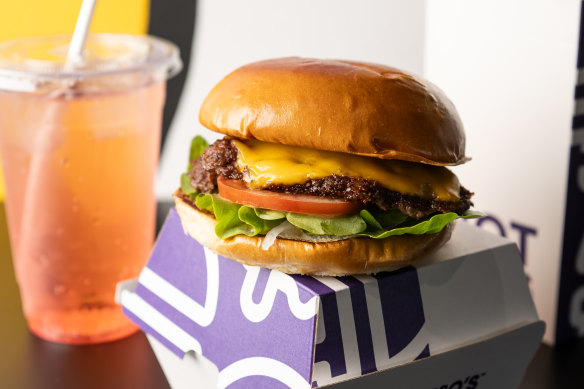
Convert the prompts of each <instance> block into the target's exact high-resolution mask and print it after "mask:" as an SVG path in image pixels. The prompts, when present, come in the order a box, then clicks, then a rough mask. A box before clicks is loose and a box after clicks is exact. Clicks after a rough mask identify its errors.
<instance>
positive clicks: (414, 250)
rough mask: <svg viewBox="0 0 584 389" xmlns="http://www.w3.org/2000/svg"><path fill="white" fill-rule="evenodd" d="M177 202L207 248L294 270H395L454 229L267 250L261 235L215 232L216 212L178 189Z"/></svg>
mask: <svg viewBox="0 0 584 389" xmlns="http://www.w3.org/2000/svg"><path fill="white" fill-rule="evenodd" d="M174 200H175V204H176V210H177V212H178V214H179V216H180V218H181V223H182V226H183V229H184V231H185V232H186V233H187V234H188V235H189V236H190V237H191V238H193V239H195V240H197V241H198V242H199V243H201V244H202V245H203V246H206V247H208V248H209V249H211V251H213V252H215V253H216V254H219V255H222V256H224V257H227V258H231V259H233V260H235V261H237V262H240V263H243V264H246V265H254V266H262V267H267V268H270V269H276V270H280V271H283V272H285V273H291V274H310V275H328V276H341V275H349V274H371V273H378V272H380V271H385V270H395V269H398V268H400V267H403V266H406V265H409V264H412V263H413V262H416V261H419V260H420V259H423V258H424V257H425V256H426V255H427V254H429V253H431V252H433V251H435V250H436V249H438V248H439V247H440V246H442V245H443V244H444V243H446V242H447V241H448V240H449V239H450V236H451V234H452V230H453V228H454V222H451V223H449V224H447V225H446V227H445V228H444V229H443V230H442V231H441V232H439V233H436V234H429V235H401V236H390V237H388V238H384V239H372V238H349V239H344V240H338V241H333V242H324V243H322V242H321V243H313V242H304V241H298V240H291V239H280V238H276V240H275V241H274V244H272V245H271V246H270V247H269V248H268V249H267V250H264V249H262V242H263V241H264V237H263V236H246V235H236V236H233V237H231V238H228V239H220V238H218V237H217V236H216V235H215V232H214V229H215V225H216V224H217V220H215V218H214V217H213V216H211V215H210V214H208V213H206V212H202V211H200V210H198V209H197V208H196V207H195V206H193V205H192V204H191V203H189V202H188V200H185V199H184V198H183V196H182V195H181V192H180V190H179V191H177V192H175V193H174Z"/></svg>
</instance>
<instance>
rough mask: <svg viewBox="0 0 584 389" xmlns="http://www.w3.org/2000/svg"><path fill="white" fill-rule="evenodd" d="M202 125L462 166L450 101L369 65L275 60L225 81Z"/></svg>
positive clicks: (461, 139)
mask: <svg viewBox="0 0 584 389" xmlns="http://www.w3.org/2000/svg"><path fill="white" fill-rule="evenodd" d="M199 120H200V121H201V123H202V124H203V125H204V126H205V127H207V128H209V129H211V130H214V131H217V132H221V133H224V134H227V135H230V136H233V137H236V138H242V139H258V140H261V141H265V142H273V143H281V144H285V145H290V146H304V147H309V148H313V149H319V150H330V151H340V152H345V153H351V154H357V155H363V156H368V157H377V158H384V159H401V160H405V161H412V162H422V163H427V164H431V165H439V166H445V165H458V164H461V163H463V162H465V161H466V160H467V159H468V158H466V157H465V154H464V152H465V151H464V148H465V135H464V128H463V126H462V123H461V120H460V118H459V116H458V113H457V112H456V109H455V108H454V105H453V104H452V102H451V101H450V100H449V99H448V97H446V95H445V94H444V92H442V91H441V90H440V89H439V88H437V87H436V86H434V85H433V84H432V83H430V82H428V81H426V80H424V79H422V78H420V77H417V76H414V75H412V74H409V73H406V72H403V71H401V70H398V69H395V68H392V67H388V66H383V65H376V64H370V63H361V62H351V61H339V60H319V59H308V58H280V59H271V60H266V61H260V62H255V63H252V64H249V65H246V66H243V67H241V68H239V69H236V70H235V71H234V72H232V73H231V74H229V75H227V76H226V77H225V78H224V79H223V80H222V81H221V82H219V84H217V85H216V86H215V87H214V88H213V90H212V91H211V92H210V93H209V95H208V96H207V98H206V99H205V101H204V102H203V105H202V106H201V111H200V113H199Z"/></svg>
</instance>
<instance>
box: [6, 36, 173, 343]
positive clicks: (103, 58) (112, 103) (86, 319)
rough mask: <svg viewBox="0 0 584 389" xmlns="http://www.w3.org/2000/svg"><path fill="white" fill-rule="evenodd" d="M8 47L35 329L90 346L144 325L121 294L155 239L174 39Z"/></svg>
mask: <svg viewBox="0 0 584 389" xmlns="http://www.w3.org/2000/svg"><path fill="white" fill-rule="evenodd" d="M70 39H71V37H70V36H53V37H40V38H27V39H21V40H16V41H10V42H5V43H1V44H0V156H1V157H2V167H3V170H4V177H5V185H6V199H5V201H6V203H5V206H6V213H7V221H8V227H9V233H10V242H11V248H12V257H13V262H14V268H15V272H16V279H17V282H18V284H19V288H20V293H21V297H22V303H23V311H24V315H25V317H26V319H27V322H28V326H29V328H30V330H31V331H32V332H33V333H34V334H36V335H37V336H39V337H41V338H43V339H46V340H50V341H54V342H59V343H71V344H88V343H98V342H104V341H110V340H115V339H119V338H122V337H124V336H127V335H129V334H131V333H133V332H135V331H136V330H137V328H136V327H135V326H134V325H133V324H132V323H131V322H130V321H129V320H127V319H126V318H125V317H124V316H123V315H122V312H121V309H120V307H119V306H118V305H116V303H115V302H114V293H115V288H116V284H117V282H118V281H120V280H124V279H128V278H132V277H136V276H137V275H138V274H139V271H140V270H141V268H142V267H143V266H144V264H145V262H146V260H147V258H148V255H149V252H150V250H151V247H152V244H153V240H154V232H155V231H154V229H155V211H156V208H155V207H156V203H155V198H154V177H155V172H156V167H157V163H158V154H159V143H160V133H161V123H162V108H163V105H164V100H165V86H166V80H167V78H168V77H170V76H172V75H174V74H176V73H177V72H178V71H179V70H180V68H181V62H180V58H179V54H178V49H177V47H176V46H174V45H173V44H171V43H169V42H167V41H164V40H161V39H158V38H154V37H148V36H128V35H114V34H98V35H93V36H90V37H89V38H88V41H87V43H86V49H85V63H84V64H83V65H82V66H77V67H76V68H75V69H73V70H71V68H70V66H69V64H67V63H66V55H67V48H68V44H69V42H70Z"/></svg>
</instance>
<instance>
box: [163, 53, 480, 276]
mask: <svg viewBox="0 0 584 389" xmlns="http://www.w3.org/2000/svg"><path fill="white" fill-rule="evenodd" d="M199 120H200V121H201V123H202V124H203V125H204V126H205V127H207V128H209V129H211V130H213V131H217V132H219V133H223V134H225V135H226V136H225V137H224V138H223V139H220V140H218V141H216V142H215V143H213V144H212V145H210V146H209V145H207V144H206V142H205V141H204V140H203V139H202V138H200V137H196V138H195V139H194V140H193V142H192V144H191V157H190V163H189V169H188V172H187V173H185V174H183V176H182V177H181V189H179V190H177V191H176V192H175V194H174V198H175V202H176V207H177V210H178V212H179V215H180V216H181V220H182V223H183V227H184V229H185V231H186V232H187V233H188V234H189V235H190V236H192V237H193V238H194V239H196V240H198V241H199V242H200V243H202V244H203V245H204V246H207V247H209V248H210V249H211V250H212V251H214V252H216V253H218V254H220V255H223V256H226V257H229V258H232V259H234V260H236V261H239V262H242V263H244V264H249V265H259V266H264V267H268V268H272V269H278V270H281V271H284V272H287V273H298V274H312V275H346V274H357V273H376V272H379V271H382V270H389V269H395V268H398V267H401V266H404V265H407V264H410V263H412V262H413V261H416V260H418V259H420V258H422V257H423V256H424V255H426V254H428V253H429V252H431V251H433V250H435V249H437V248H438V247H440V246H441V245H443V244H444V243H445V242H446V241H447V240H448V239H449V238H450V235H451V233H452V229H453V224H454V223H453V222H454V220H455V219H457V218H460V217H474V216H475V215H472V214H469V212H468V210H469V208H470V206H471V205H472V203H471V196H472V193H470V192H469V191H468V190H466V189H465V188H464V187H462V186H461V185H460V183H459V181H458V179H457V177H456V176H455V175H454V174H453V173H452V172H451V171H450V170H449V169H448V168H447V167H446V166H452V165H459V164H461V163H464V162H466V161H467V160H468V158H467V157H466V156H465V134H464V129H463V126H462V123H461V121H460V118H459V116H458V114H457V112H456V109H455V107H454V106H453V104H452V102H451V101H450V100H449V99H448V98H447V97H446V96H445V95H444V93H443V92H442V91H441V90H440V89H438V88H437V87H436V86H434V85H432V84H431V83H429V82H428V81H426V80H424V79H422V78H420V77H417V76H414V75H412V74H408V73H406V72H403V71H401V70H398V69H395V68H391V67H388V66H383V65H376V64H371V63H360V62H353V61H340V60H318V59H305V58H281V59H272V60H266V61H261V62H256V63H252V64H249V65H246V66H243V67H241V68H239V69H237V70H235V71H234V72H232V73H231V74H229V75H228V76H227V77H225V78H224V79H223V80H222V81H221V82H220V83H219V84H217V85H216V86H215V87H214V88H213V90H212V91H211V92H210V93H209V95H208V96H207V97H206V99H205V100H204V102H203V104H202V107H201V110H200V113H199Z"/></svg>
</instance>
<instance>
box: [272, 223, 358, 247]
mask: <svg viewBox="0 0 584 389" xmlns="http://www.w3.org/2000/svg"><path fill="white" fill-rule="evenodd" d="M355 236H356V235H344V236H335V235H311V234H306V233H304V232H303V231H302V230H301V229H300V228H298V227H296V226H295V225H293V224H291V223H290V222H289V221H287V220H286V221H284V222H282V223H281V224H279V225H278V226H276V227H274V228H272V229H271V230H270V231H268V233H267V234H266V236H265V237H264V241H263V242H262V250H268V249H269V248H270V247H271V246H272V245H273V244H274V242H275V241H276V238H283V239H292V240H300V241H304V242H334V241H337V240H344V239H349V238H353V237H355Z"/></svg>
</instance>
